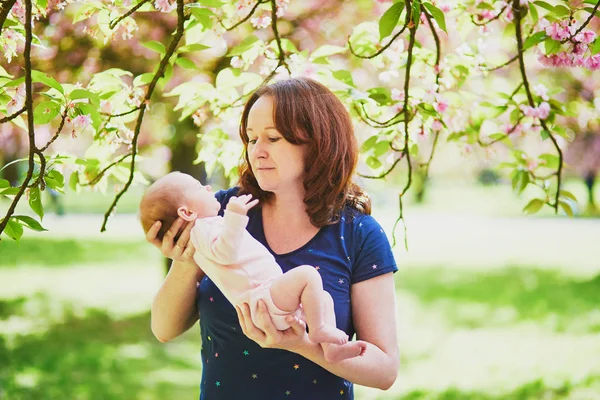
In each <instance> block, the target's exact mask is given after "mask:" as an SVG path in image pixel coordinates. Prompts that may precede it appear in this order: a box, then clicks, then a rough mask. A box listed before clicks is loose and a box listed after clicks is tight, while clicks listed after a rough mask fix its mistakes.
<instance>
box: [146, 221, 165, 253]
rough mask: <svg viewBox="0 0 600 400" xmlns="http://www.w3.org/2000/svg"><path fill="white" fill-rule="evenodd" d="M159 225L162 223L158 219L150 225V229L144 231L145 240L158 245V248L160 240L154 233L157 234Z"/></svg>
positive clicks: (160, 243)
mask: <svg viewBox="0 0 600 400" xmlns="http://www.w3.org/2000/svg"><path fill="white" fill-rule="evenodd" d="M161 225H162V224H161V222H160V221H156V222H155V223H154V224H153V225H152V226H151V227H150V229H148V232H146V240H147V241H149V242H150V243H152V244H153V245H154V246H156V247H158V248H159V249H160V247H161V245H162V241H161V240H160V239H158V238H157V237H156V235H158V231H160V227H161Z"/></svg>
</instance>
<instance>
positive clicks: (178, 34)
mask: <svg viewBox="0 0 600 400" xmlns="http://www.w3.org/2000/svg"><path fill="white" fill-rule="evenodd" d="M183 2H184V0H177V30H176V31H175V35H174V36H173V39H172V40H171V43H169V47H168V49H167V51H166V52H165V54H164V56H163V58H162V60H160V64H159V66H158V69H157V71H156V73H155V74H154V77H153V78H152V81H151V82H150V84H149V85H148V90H147V91H146V95H145V96H144V100H143V101H142V103H141V106H140V112H139V114H138V118H137V121H136V124H135V128H134V133H133V140H132V141H131V164H130V169H129V179H128V180H127V182H126V183H125V186H124V187H123V189H121V191H120V192H119V193H118V194H117V195H116V197H115V199H114V200H113V202H112V204H111V205H110V207H109V208H108V210H107V211H106V213H105V214H104V222H103V223H102V228H100V231H101V232H104V231H106V224H107V222H108V218H109V217H110V216H111V214H112V213H113V211H114V209H115V207H116V206H117V203H118V202H119V199H120V198H121V196H123V195H124V194H125V192H127V190H128V189H129V187H130V186H131V183H132V182H133V175H134V172H135V156H136V154H137V150H138V148H137V143H138V138H139V136H140V131H141V128H142V121H143V120H144V113H145V111H146V108H147V105H148V102H149V101H150V97H151V96H152V93H153V92H154V88H155V87H156V84H157V82H158V80H159V79H160V78H161V77H162V76H163V75H164V73H165V69H166V68H167V64H169V59H170V58H171V56H172V55H173V54H174V53H175V49H176V48H177V45H178V44H179V41H180V40H181V38H182V37H183V34H184V22H185V20H186V19H187V17H186V16H185V13H184V5H183Z"/></svg>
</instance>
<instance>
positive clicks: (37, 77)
mask: <svg viewBox="0 0 600 400" xmlns="http://www.w3.org/2000/svg"><path fill="white" fill-rule="evenodd" d="M31 79H32V81H33V82H39V83H43V84H44V85H46V86H50V87H51V88H54V89H56V90H58V91H59V92H60V93H61V94H63V95H64V94H65V90H64V89H63V87H62V85H61V84H60V83H58V82H57V81H56V79H54V78H52V77H50V76H48V75H46V74H44V73H43V72H40V71H31Z"/></svg>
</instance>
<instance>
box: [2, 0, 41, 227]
mask: <svg viewBox="0 0 600 400" xmlns="http://www.w3.org/2000/svg"><path fill="white" fill-rule="evenodd" d="M31 2H32V0H25V50H24V52H23V58H24V59H25V108H26V110H27V125H28V129H29V132H28V137H29V160H28V161H29V163H28V168H27V175H26V176H25V180H24V181H23V183H22V184H21V187H20V188H19V191H18V192H17V194H16V195H15V198H14V199H13V201H12V203H11V204H10V207H9V208H8V211H7V212H6V215H5V216H4V218H3V219H2V221H0V234H1V233H2V232H4V229H5V228H6V225H8V221H9V220H10V217H11V216H12V215H13V213H14V212H15V208H16V207H17V204H18V203H19V200H20V199H21V197H22V196H23V193H25V189H27V187H28V184H29V181H30V180H31V178H32V177H33V171H34V168H35V162H34V157H35V155H36V154H38V155H39V156H40V157H42V158H43V157H44V156H43V154H42V153H41V152H40V151H39V150H38V149H37V148H36V147H35V130H34V129H35V126H34V124H33V90H32V85H33V83H32V79H31V41H32V39H33V34H32V32H31V22H32V21H31V20H32V17H31V13H32V4H31ZM13 4H14V3H13ZM2 22H4V21H2ZM40 174H43V171H40Z"/></svg>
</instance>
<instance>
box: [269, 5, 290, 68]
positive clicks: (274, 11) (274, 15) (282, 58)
mask: <svg viewBox="0 0 600 400" xmlns="http://www.w3.org/2000/svg"><path fill="white" fill-rule="evenodd" d="M277 18H278V17H277V2H276V0H271V28H272V30H273V36H275V41H276V42H277V49H278V50H279V63H278V64H279V65H278V66H277V67H276V68H275V70H274V71H273V72H275V71H277V68H279V66H281V65H283V66H284V67H285V69H286V70H287V72H288V74H290V75H291V74H292V71H290V67H289V66H288V65H287V62H286V61H285V53H284V51H283V47H282V45H281V37H280V36H279V31H278V30H277Z"/></svg>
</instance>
